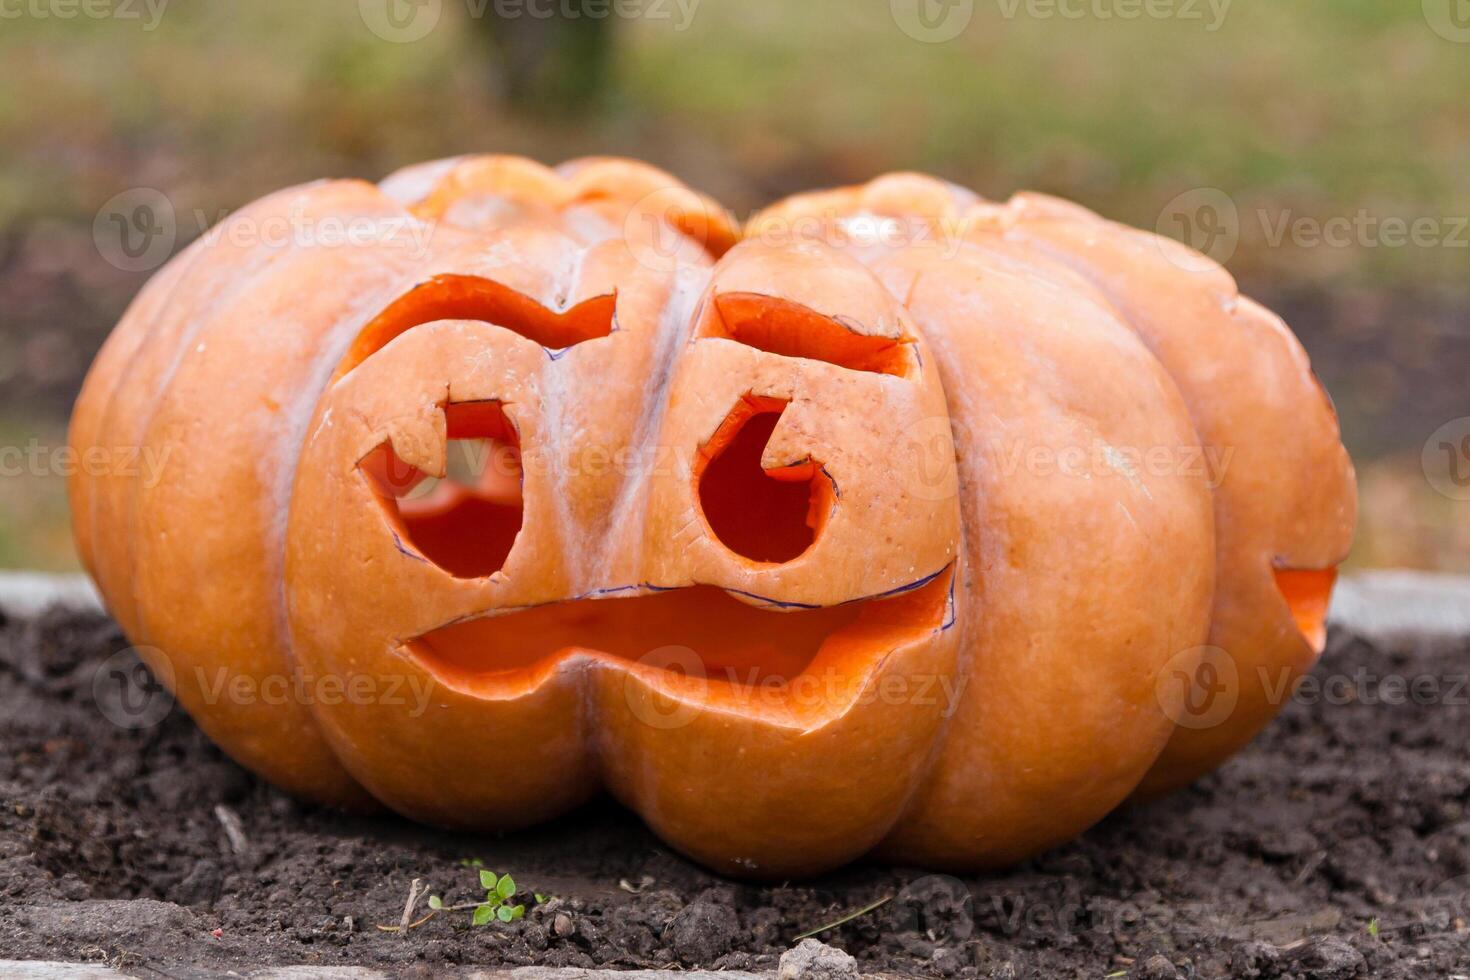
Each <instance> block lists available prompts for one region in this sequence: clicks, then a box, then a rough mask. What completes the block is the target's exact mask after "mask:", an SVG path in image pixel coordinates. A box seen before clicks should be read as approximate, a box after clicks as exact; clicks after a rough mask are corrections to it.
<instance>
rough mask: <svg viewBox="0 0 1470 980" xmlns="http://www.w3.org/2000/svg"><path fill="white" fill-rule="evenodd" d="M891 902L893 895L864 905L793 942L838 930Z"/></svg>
mask: <svg viewBox="0 0 1470 980" xmlns="http://www.w3.org/2000/svg"><path fill="white" fill-rule="evenodd" d="M891 901H893V896H892V895H889V896H888V897H887V898H880V899H878V900H877V901H876V902H872V903H870V904H868V905H864V906H863V907H862V908H860V909H858V910H857V911H856V912H849V913H848V914H847V915H844V916H843V917H842V918H840V919H837V920H836V921H834V922H829V923H827V924H826V925H824V926H817V927H816V928H815V929H808V930H807V931H806V932H803V933H802V934H801V935H799V936H795V937H793V939H792V941H793V942H798V941H800V940H802V939H807V938H809V937H811V936H815V935H816V934H817V933H819V932H826V931H827V930H828V929H836V928H837V927H838V926H841V925H846V924H847V923H849V922H851V921H852V920H853V919H856V918H858V917H859V916H863V915H867V914H868V913H869V912H871V911H873V910H874V909H877V908H882V907H883V906H884V905H887V904H888V903H889V902H891Z"/></svg>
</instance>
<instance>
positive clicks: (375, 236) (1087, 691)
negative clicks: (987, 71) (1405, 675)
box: [71, 157, 1354, 877]
mask: <svg viewBox="0 0 1470 980" xmlns="http://www.w3.org/2000/svg"><path fill="white" fill-rule="evenodd" d="M283 223H284V224H287V225H289V227H290V228H292V229H293V232H292V234H291V235H290V236H288V238H289V240H285V241H282V240H281V239H280V238H279V236H277V237H270V236H265V235H262V234H256V233H255V232H257V231H258V230H259V229H261V228H265V227H277V226H280V225H282V224H283ZM328 229H338V230H341V229H347V230H348V231H352V230H354V229H356V230H358V231H359V232H361V233H360V234H338V235H333V236H329V235H328V234H327V230H328ZM875 229H876V230H878V231H880V232H883V233H882V234H878V235H869V234H868V233H869V232H872V231H874V230H875ZM895 230H897V232H898V233H897V234H894V233H893V232H894V231H895ZM737 242H738V243H737ZM1176 248H1177V246H1172V245H1170V244H1166V243H1164V242H1162V241H1161V240H1159V239H1157V238H1155V237H1154V236H1148V235H1143V234H1142V233H1138V232H1133V231H1130V230H1127V229H1123V228H1119V227H1118V226H1115V225H1112V224H1109V223H1107V222H1105V221H1103V220H1102V219H1100V218H1097V217H1096V216H1094V215H1092V214H1090V213H1088V212H1085V211H1083V210H1081V209H1079V208H1076V207H1074V206H1072V205H1069V204H1065V203H1063V202H1060V201H1054V200H1050V199H1046V198H1039V197H1020V198H1017V199H1015V200H1013V201H1011V202H1010V203H1009V204H1005V205H997V204H992V203H988V202H985V201H982V200H980V199H978V198H976V197H974V196H973V195H971V194H969V193H967V192H964V191H961V190H958V189H955V188H953V187H951V186H949V185H946V184H943V183H941V182H939V181H935V180H932V179H930V178H926V177H919V176H911V175H896V176H892V177H887V178H883V179H881V180H878V181H875V182H873V183H872V184H869V185H867V186H865V187H861V188H853V189H847V190H841V191H832V192H824V193H821V194H813V195H806V196H801V197H797V198H793V199H791V200H789V201H787V202H784V203H782V204H780V205H777V206H776V207H774V208H772V209H770V210H768V211H766V212H764V213H763V214H761V215H759V216H757V218H756V219H755V220H754V221H752V222H751V223H750V225H749V226H748V228H746V229H745V230H744V233H743V234H742V233H741V231H740V230H739V229H737V228H736V227H735V226H734V225H733V223H732V222H731V221H729V220H728V219H727V218H726V217H725V216H723V215H722V214H721V212H720V211H719V210H718V209H717V208H716V207H715V206H714V205H713V204H712V203H711V202H710V201H708V200H707V199H705V198H703V197H701V196H699V195H697V194H695V193H693V192H692V191H689V190H687V189H685V188H683V187H682V186H680V185H678V184H676V183H675V182H674V181H672V179H670V178H669V177H667V175H664V174H662V173H660V172H658V171H656V170H653V169H652V168H649V167H646V166H644V165H641V164H636V163H631V162H627V161H618V160H605V159H595V160H586V161H581V162H577V163H573V164H568V165H565V166H563V167H561V168H559V169H557V170H549V169H546V168H544V167H541V166H539V165H537V164H534V163H531V162H528V161H525V160H520V159H516V158H506V157H470V158H461V159H456V160H449V161H441V162H438V163H433V164H425V165H421V166H418V167H413V168H409V169H408V170H406V171H402V172H400V173H399V174H396V175H394V176H393V177H391V178H389V179H388V180H387V181H385V182H384V183H383V184H382V185H380V186H376V187H375V186H373V185H370V184H365V183H361V182H355V181H343V182H331V183H320V184H313V185H308V186H305V187H301V188H296V189H292V190H288V191H283V192H280V193H278V194H275V195H272V196H270V197H268V198H265V199H264V200H262V201H260V202H257V203H256V204H254V205H251V206H250V207H248V208H246V209H244V210H243V211H241V212H239V213H237V214H235V215H234V216H232V217H231V218H229V219H227V221H226V223H225V225H224V226H223V227H222V228H220V229H218V231H217V232H216V233H215V234H213V235H211V236H210V237H209V238H208V239H206V240H201V241H200V242H196V243H195V244H194V245H193V246H191V247H190V249H188V250H187V251H186V252H185V253H184V254H182V255H180V256H179V257H177V258H175V259H174V260H173V261H172V262H171V263H170V264H169V265H168V266H167V267H165V269H163V270H162V271H161V272H160V273H159V274H158V275H157V276H156V277H155V278H154V279H153V281H152V282H150V283H149V284H148V286H147V287H146V288H145V289H144V291H143V292H142V293H141V294H140V296H139V297H138V299H137V300H136V301H135V303H134V304H133V306H132V308H131V309H130V310H129V311H128V313H127V314H126V316H125V317H124V319H123V322H122V323H121V324H120V325H119V327H118V329H117V330H116V331H115V332H114V334H113V336H112V337H111V338H110V339H109V340H108V343H107V345H106V347H105V348H104V350H103V352H102V354H101V355H100V356H99V358H98V361H97V363H96V365H95V366H94V367H93V370H92V372H91V375H90V376H89V378H88V380H87V383H86V386H85V388H84V390H83V393H82V396H81V398H80V400H79V401H78V404H77V408H76V412H75V414H74V417H73V422H72V434H71V440H72V444H73V447H74V449H75V450H76V451H78V452H79V453H85V452H86V450H87V449H88V448H89V447H95V446H105V447H118V446H131V447H140V448H146V449H148V450H149V451H150V452H152V454H153V458H157V459H161V460H164V467H163V469H162V471H161V474H160V476H159V478H158V479H155V480H147V479H141V478H139V477H138V476H135V475H132V474H131V471H129V472H127V473H124V472H114V473H97V472H95V471H94V472H91V473H87V472H82V473H79V475H78V476H77V477H76V479H75V481H74V483H73V486H72V504H73V511H74V517H75V526H76V534H77V541H78V546H79V549H80V551H81V553H82V556H83V558H84V560H85V562H86V564H87V566H88V568H89V569H90V570H91V572H92V574H93V576H94V577H95V578H96V580H97V582H98V585H99V587H100V589H101V591H102V593H103V594H104V596H106V598H107V601H108V603H109V606H110V608H111V609H112V611H113V612H114V614H115V615H116V616H117V618H118V620H119V621H120V622H121V623H122V625H123V627H124V628H125V629H126V630H127V632H128V634H129V636H130V637H132V638H133V639H134V641H135V642H137V643H139V644H142V645H145V650H144V655H145V657H147V658H148V659H149V661H150V664H151V665H152V666H153V667H154V668H155V670H156V671H158V672H159V673H161V674H162V675H163V676H164V677H165V678H167V679H169V681H170V683H171V685H172V686H173V688H174V690H175V692H176V694H177V696H178V698H179V699H180V701H181V702H182V703H183V704H184V705H185V707H187V708H188V710H189V711H190V712H191V713H192V714H193V715H194V717H195V718H196V719H197V720H198V721H199V724H200V725H201V727H202V728H203V729H204V730H205V731H206V732H207V733H208V734H209V735H210V736H211V737H212V738H214V739H215V740H216V741H217V742H219V744H220V745H221V746H223V747H224V748H225V749H226V751H228V752H230V753H231V754H232V755H233V756H234V757H235V758H236V759H238V760H239V761H240V762H241V763H242V764H244V765H246V766H248V767H250V768H251V769H253V770H255V771H256V772H259V773H260V774H261V775H263V776H264V777H266V778H268V779H270V780H272V781H274V782H276V783H278V784H279V785H281V786H283V787H285V788H286V789H288V790H291V791H292V792H295V793H298V794H301V795H303V796H307V797H310V798H312V799H316V800H320V801H323V802H329V803H336V804H345V805H353V804H356V805H362V804H366V803H368V802H369V801H370V800H373V799H375V800H377V801H381V802H382V803H384V804H386V805H388V806H390V807H391V808H393V809H395V810H397V811H399V812H401V813H404V814H407V815H410V816H412V817H414V818H417V819H420V820H424V821H428V822H431V823H435V824H440V825H445V826H454V827H464V828H478V829H510V828H514V827H519V826H525V825H528V824H532V823H535V822H537V821H541V820H545V819H547V818H549V817H552V816H554V815H556V814H558V813H561V812H564V811H566V810H567V809H569V808H571V807H573V806H575V805H577V804H578V803H580V802H582V801H584V800H586V799H587V798H589V797H590V796H592V795H593V794H595V793H596V792H598V791H599V790H600V789H606V790H608V791H610V792H611V793H613V794H614V795H615V796H616V797H617V798H619V799H620V800H622V801H623V802H625V803H626V804H627V805H628V806H630V807H632V808H633V809H634V810H636V811H637V812H638V813H640V814H641V815H642V816H643V817H644V819H646V820H647V821H648V822H649V824H650V825H651V826H652V827H653V828H654V829H655V830H656V831H657V832H658V833H659V834H660V835H662V836H663V837H664V838H665V839H667V840H668V841H669V842H670V843H671V844H673V845H674V846H675V847H677V848H679V849H681V850H683V851H684V852H686V853H688V854H690V855H692V856H693V857H695V858H697V859H698V860H701V861H703V862H705V863H707V864H709V865H711V866H713V867H715V868H718V869H720V870H722V871H725V872H728V873H732V874H742V875H755V876H765V877H772V876H781V875H792V874H806V873H813V872H817V871H820V870H823V869H827V868H832V867H835V866H837V865H839V864H841V863H843V862H845V861H848V860H851V859H853V858H855V857H858V856H860V855H862V854H865V853H868V852H871V851H875V850H876V851H877V852H878V853H880V854H882V855H884V856H886V857H889V858H892V859H894V860H904V861H913V862H919V863H924V864H929V865H933V866H937V867H944V868H952V869H960V868H976V867H985V866H993V865H997V864H1004V863H1006V862H1010V861H1014V860H1016V859H1018V858H1021V857H1023V856H1025V855H1027V854H1030V853H1034V852H1036V851H1038V850H1041V849H1043V848H1046V847H1048V846H1051V845H1053V844H1056V843H1058V842H1060V841H1063V840H1065V839H1066V838H1068V837H1070V836H1072V835H1074V834H1076V833H1078V832H1079V831H1081V830H1082V829H1084V828H1086V827H1087V826H1089V825H1090V824H1091V823H1093V822H1095V821H1096V820H1097V819H1099V818H1100V817H1102V816H1103V815H1105V814H1106V813H1107V812H1108V811H1109V810H1111V809H1113V808H1114V807H1116V806H1117V805H1118V804H1119V803H1121V802H1122V801H1123V800H1125V799H1126V798H1128V797H1129V796H1130V795H1131V794H1135V793H1144V794H1151V793H1156V792H1160V791H1163V790H1167V789H1169V788H1172V787H1173V786H1177V785H1180V784H1182V783H1183V782H1187V781H1188V780H1190V779H1192V778H1194V776H1196V775H1198V774H1199V773H1200V772H1203V771H1205V770H1207V769H1209V768H1210V767H1212V766H1214V765H1215V764H1217V763H1218V762H1219V761H1220V760H1221V759H1223V758H1224V757H1225V756H1227V755H1228V754H1229V753H1230V752H1232V751H1234V750H1235V749H1236V748H1238V747H1239V746H1240V745H1241V744H1243V743H1244V742H1245V741H1246V740H1248V739H1249V738H1250V737H1251V736H1252V735H1253V734H1254V733H1255V731H1256V730H1258V729H1259V727H1260V726H1261V725H1262V724H1263V723H1264V722H1265V720H1266V719H1267V718H1269V716H1270V714H1271V713H1272V711H1273V710H1274V708H1275V707H1276V705H1275V703H1274V701H1275V700H1278V699H1279V692H1280V691H1281V690H1285V689H1289V688H1287V687H1282V686H1281V681H1282V678H1283V677H1284V678H1285V680H1286V682H1287V683H1288V684H1289V681H1290V679H1291V677H1293V676H1295V674H1296V673H1297V672H1300V671H1301V670H1303V669H1305V668H1307V667H1308V666H1309V665H1310V664H1311V662H1312V661H1313V659H1314V658H1315V656H1316V654H1317V652H1319V651H1320V649H1321V641H1322V635H1321V634H1322V615H1323V612H1324V609H1325V604H1326V598H1327V595H1328V593H1329V592H1330V589H1331V584H1332V574H1333V573H1332V569H1333V567H1334V566H1335V564H1336V563H1337V562H1338V561H1339V560H1341V558H1342V556H1343V554H1344V552H1345V551H1346V548H1347V546H1348V543H1349V539H1350V535H1351V527H1352V522H1353V510H1354V491H1353V484H1352V472H1351V467H1350V465H1349V463H1348V460H1347V458H1346V455H1345V453H1344V452H1343V449H1342V447H1341V445H1340V444H1339V441H1338V435H1337V429H1336V422H1335V420H1334V418H1333V415H1332V412H1331V409H1330V406H1329V405H1328V403H1327V400H1326V398H1325V396H1324V395H1323V393H1322V392H1321V390H1320V388H1318V387H1317V385H1316V383H1315V381H1314V380H1313V378H1312V376H1311V374H1310V371H1309V369H1308V367H1307V364H1306V359H1305V357H1304V355H1303V354H1302V352H1301V349H1300V348H1299V346H1298V345H1297V344H1296V342H1295V340H1294V339H1293V338H1292V337H1291V335H1290V333H1289V332H1288V331H1287V330H1286V329H1285V328H1284V327H1283V326H1282V325H1281V323H1280V321H1278V320H1276V319H1275V318H1273V317H1272V316H1271V315H1270V314H1268V313H1266V312H1265V311H1264V310H1262V309H1261V308H1260V307H1258V306H1256V305H1254V304H1252V303H1251V302H1250V301H1249V300H1245V299H1242V298H1239V297H1238V296H1237V295H1236V292H1235V288H1234V284H1233V283H1232V282H1231V280H1230V279H1229V277H1228V276H1227V275H1226V274H1225V273H1224V272H1223V271H1222V270H1220V269H1219V268H1218V267H1215V266H1211V265H1206V264H1203V263H1205V260H1203V259H1202V258H1200V257H1198V256H1194V255H1193V254H1192V253H1189V254H1190V258H1191V260H1192V262H1193V263H1195V264H1194V265H1192V266H1188V267H1182V265H1184V264H1181V263H1179V261H1178V259H1179V256H1180V255H1181V254H1183V252H1182V251H1180V252H1176V251H1175V250H1176ZM467 450H473V451H474V453H475V454H478V456H479V460H478V461H479V463H480V465H479V466H472V467H470V468H469V470H468V472H466V473H457V472H456V465H455V458H456V454H464V453H466V451H467ZM1212 461H1213V462H1214V464H1215V465H1210V464H1211V462H1212ZM84 469H86V468H84ZM446 477H448V478H447V479H446ZM1209 648H1219V649H1218V650H1215V651H1214V652H1209ZM1220 650H1223V651H1224V652H1223V654H1222V653H1220V652H1219V651H1220ZM1202 662H1206V663H1207V664H1208V665H1209V666H1210V667H1211V668H1212V670H1218V669H1219V668H1221V667H1222V666H1224V667H1229V668H1231V669H1232V670H1233V671H1234V677H1233V682H1232V683H1229V684H1226V685H1225V686H1226V687H1228V688H1229V691H1228V692H1227V693H1228V694H1229V700H1230V702H1231V707H1232V709H1233V710H1229V711H1226V712H1225V713H1223V714H1219V713H1217V714H1219V716H1218V717H1215V718H1213V719H1212V721H1211V724H1209V725H1208V726H1200V725H1192V724H1188V723H1189V722H1190V721H1191V720H1192V718H1191V716H1189V715H1188V703H1192V702H1188V703H1187V702H1186V700H1184V699H1188V698H1190V697H1192V695H1193V694H1194V693H1196V692H1195V691H1193V690H1192V689H1191V684H1194V683H1195V682H1196V681H1197V680H1199V679H1201V678H1199V677H1198V676H1197V675H1198V673H1199V671H1200V664H1201V663H1202ZM1278 675H1280V676H1278ZM1179 678H1182V679H1183V681H1182V682H1177V681H1178V679H1179ZM1170 692H1174V693H1170ZM1273 692H1274V693H1273ZM1210 693H1212V694H1213V693H1214V692H1213V689H1212V690H1211V692H1210ZM1181 721H1183V722H1186V724H1184V725H1181V724H1178V723H1179V722H1181Z"/></svg>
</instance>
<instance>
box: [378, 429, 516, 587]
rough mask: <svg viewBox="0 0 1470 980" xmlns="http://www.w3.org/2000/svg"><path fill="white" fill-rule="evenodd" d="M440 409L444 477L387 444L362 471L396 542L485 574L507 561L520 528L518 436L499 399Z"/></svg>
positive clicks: (474, 574)
mask: <svg viewBox="0 0 1470 980" xmlns="http://www.w3.org/2000/svg"><path fill="white" fill-rule="evenodd" d="M444 415H445V418H446V420H447V423H448V439H449V441H448V446H447V448H446V462H447V469H448V473H447V474H446V476H445V478H444V479H436V478H434V477H431V476H430V475H429V474H427V473H425V472H423V471H422V470H420V469H418V468H417V467H415V466H413V465H411V464H409V463H406V462H404V461H403V460H402V459H400V458H399V457H398V455H397V454H396V453H395V452H394V451H393V447H392V446H391V445H388V444H386V443H385V444H384V445H382V446H379V447H378V448H377V449H376V450H374V451H373V452H372V453H371V454H369V455H368V457H367V458H366V459H364V460H363V461H362V463H361V469H362V471H363V473H364V474H365V475H366V476H367V479H368V482H369V484H370V485H371V486H372V488H373V491H374V493H375V494H376V496H377V498H378V502H379V503H380V504H381V505H382V507H383V510H384V514H385V516H386V517H387V519H388V522H389V524H391V525H392V526H393V529H394V533H396V534H397V535H398V538H399V541H400V543H401V544H402V545H405V546H408V547H411V548H413V549H414V550H415V551H417V552H418V553H419V554H420V555H422V556H423V557H424V558H426V559H428V560H429V561H431V562H433V563H434V564H435V565H438V566H439V567H440V568H442V569H444V570H445V571H446V572H449V573H450V574H451V575H453V576H455V577H456V578H483V577H484V576H487V575H492V574H494V573H495V572H497V571H499V570H500V569H501V568H502V567H503V566H504V565H505V560H506V558H507V557H508V556H509V555H510V549H511V546H512V545H513V544H515V539H516V535H517V534H519V533H520V530H521V520H522V501H521V459H520V442H519V439H518V438H517V436H516V431H515V428H514V426H512V425H511V424H510V420H509V419H507V418H506V417H505V413H504V411H503V410H502V409H501V406H500V404H499V403H498V402H461V403H454V404H449V405H446V406H444Z"/></svg>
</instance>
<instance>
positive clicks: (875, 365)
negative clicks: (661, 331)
mask: <svg viewBox="0 0 1470 980" xmlns="http://www.w3.org/2000/svg"><path fill="white" fill-rule="evenodd" d="M714 310H715V314H716V315H715V316H714V317H712V318H711V321H712V322H711V323H710V326H709V327H707V328H706V329H707V330H708V331H709V332H708V333H706V336H716V337H718V336H723V337H725V338H727V339H729V340H734V341H736V342H738V343H741V344H745V345H746V346H747V347H754V348H756V349H757V350H763V351H766V352H767V353H769V354H780V355H782V356H783V357H805V358H809V359H811V360H814V361H826V362H827V363H828V364H835V365H837V366H838V367H841V368H847V369H848V370H849V371H871V372H873V373H874V374H891V375H895V376H897V377H900V378H904V377H908V376H909V374H910V372H911V370H912V368H913V367H914V354H913V351H912V346H913V339H912V338H910V337H881V336H873V335H871V334H865V333H859V332H857V331H856V330H853V329H852V328H851V327H850V326H848V325H847V324H846V323H844V322H842V320H841V319H840V318H837V317H831V316H827V315H825V314H822V313H818V312H817V311H816V310H813V309H811V308H810V307H806V306H803V305H802V304H800V303H793V302H791V301H790V300H786V299H780V298H779V297H775V296H765V295H762V294H760V293H740V292H731V293H717V294H715V297H714Z"/></svg>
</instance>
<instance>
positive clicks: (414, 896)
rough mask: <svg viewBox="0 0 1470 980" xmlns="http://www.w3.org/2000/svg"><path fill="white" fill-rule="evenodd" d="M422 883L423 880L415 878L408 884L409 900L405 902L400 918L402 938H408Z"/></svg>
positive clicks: (400, 934)
mask: <svg viewBox="0 0 1470 980" xmlns="http://www.w3.org/2000/svg"><path fill="white" fill-rule="evenodd" d="M422 884H423V882H421V881H420V880H419V879H417V878H415V879H414V880H413V883H412V884H410V885H409V886H408V901H406V902H404V903H403V918H402V919H399V920H398V938H400V939H407V938H408V928H409V922H410V920H412V919H413V907H414V906H415V905H417V904H418V903H419V894H420V893H419V886H420V885H422Z"/></svg>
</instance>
